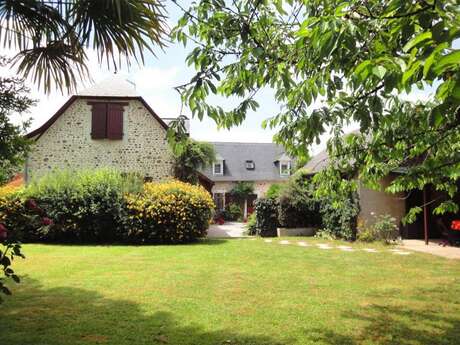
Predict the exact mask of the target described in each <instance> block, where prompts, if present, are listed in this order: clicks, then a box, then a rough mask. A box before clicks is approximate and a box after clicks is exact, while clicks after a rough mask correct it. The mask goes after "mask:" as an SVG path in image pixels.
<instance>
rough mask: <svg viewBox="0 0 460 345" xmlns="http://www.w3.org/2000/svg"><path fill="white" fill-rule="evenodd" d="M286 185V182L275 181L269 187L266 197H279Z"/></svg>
mask: <svg viewBox="0 0 460 345" xmlns="http://www.w3.org/2000/svg"><path fill="white" fill-rule="evenodd" d="M285 187H286V185H285V184H281V183H273V184H272V185H270V187H268V189H267V192H266V193H265V197H266V198H269V199H278V198H279V196H280V195H281V192H282V191H283V189H284V188H285Z"/></svg>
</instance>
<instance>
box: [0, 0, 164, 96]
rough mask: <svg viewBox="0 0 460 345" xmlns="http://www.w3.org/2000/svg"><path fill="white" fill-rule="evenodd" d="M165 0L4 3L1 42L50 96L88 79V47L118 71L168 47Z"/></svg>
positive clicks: (18, 0)
mask: <svg viewBox="0 0 460 345" xmlns="http://www.w3.org/2000/svg"><path fill="white" fill-rule="evenodd" d="M165 18H166V17H165V15H164V7H163V4H162V3H161V0H143V1H140V0H0V42H3V47H4V48H9V49H15V50H18V51H19V53H17V54H16V55H15V57H14V58H13V64H14V65H16V66H17V68H18V72H19V74H20V75H21V76H22V77H25V78H27V77H30V78H31V79H32V80H33V81H34V82H35V83H36V84H38V86H39V88H43V89H44V90H45V91H46V92H49V91H50V90H51V88H52V86H53V85H54V86H55V87H56V88H58V89H60V90H61V91H64V90H68V91H72V90H74V89H75V87H76V82H77V78H80V79H87V78H88V77H89V76H88V68H87V65H86V64H87V56H86V53H85V48H91V49H94V50H95V51H96V52H97V54H98V58H99V62H101V63H102V62H103V61H105V62H106V64H107V66H108V67H113V68H115V69H117V67H118V66H120V64H121V63H122V62H126V64H127V65H130V64H131V62H132V61H133V60H134V61H136V62H138V63H143V62H144V51H146V50H147V51H150V52H152V47H153V46H155V45H156V46H161V47H162V46H164V36H165V34H166V25H165Z"/></svg>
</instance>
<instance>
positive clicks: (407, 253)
mask: <svg viewBox="0 0 460 345" xmlns="http://www.w3.org/2000/svg"><path fill="white" fill-rule="evenodd" d="M393 254H396V255H409V254H412V253H411V252H403V251H397V252H395V251H394V252H393Z"/></svg>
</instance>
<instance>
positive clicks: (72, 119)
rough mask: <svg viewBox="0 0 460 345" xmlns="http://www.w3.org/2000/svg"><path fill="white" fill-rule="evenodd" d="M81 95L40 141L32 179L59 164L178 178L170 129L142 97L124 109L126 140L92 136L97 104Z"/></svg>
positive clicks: (31, 160) (30, 162) (30, 165)
mask: <svg viewBox="0 0 460 345" xmlns="http://www.w3.org/2000/svg"><path fill="white" fill-rule="evenodd" d="M87 102H88V101H87V100H86V99H84V98H77V99H76V100H75V101H74V102H73V103H72V104H71V105H70V106H69V107H68V108H67V110H66V111H65V112H64V113H63V114H62V115H61V116H60V117H59V118H58V119H57V120H56V122H54V123H53V124H52V125H51V127H50V128H48V129H47V130H46V131H45V132H44V133H43V134H42V136H41V137H40V138H39V139H38V140H37V141H36V142H35V144H34V145H33V147H32V151H31V153H30V154H29V157H28V159H27V163H26V178H27V179H28V180H30V179H31V178H38V177H40V176H43V175H44V174H46V173H48V172H50V171H52V170H57V169H71V170H78V169H95V168H102V167H110V168H115V169H118V170H120V171H122V172H136V173H141V174H143V175H144V176H147V177H150V178H152V180H154V181H160V180H164V179H167V178H170V177H172V166H173V155H172V152H171V150H170V148H169V145H168V142H167V139H166V130H165V128H164V127H163V126H162V125H161V124H160V123H159V122H158V120H156V119H155V118H154V117H153V116H152V114H151V113H150V112H149V111H148V110H147V109H146V108H145V106H144V105H143V104H142V103H141V102H140V101H139V100H136V99H132V100H129V101H128V105H127V106H124V113H123V139H122V140H109V139H98V140H93V139H92V138H91V105H88V103H87Z"/></svg>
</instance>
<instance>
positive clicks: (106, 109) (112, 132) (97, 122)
mask: <svg viewBox="0 0 460 345" xmlns="http://www.w3.org/2000/svg"><path fill="white" fill-rule="evenodd" d="M88 104H90V105H91V106H92V109H91V138H92V139H110V140H121V139H123V106H125V105H128V103H109V102H88Z"/></svg>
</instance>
